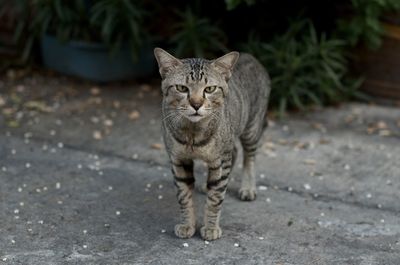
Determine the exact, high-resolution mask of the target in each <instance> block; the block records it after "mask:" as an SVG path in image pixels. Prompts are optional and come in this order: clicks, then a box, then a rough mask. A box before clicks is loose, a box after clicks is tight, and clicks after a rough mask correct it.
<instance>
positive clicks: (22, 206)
mask: <svg viewBox="0 0 400 265" xmlns="http://www.w3.org/2000/svg"><path fill="white" fill-rule="evenodd" d="M156 84H157V83H155V85H151V86H149V85H138V84H127V83H125V84H116V85H109V86H104V87H103V86H100V89H99V90H97V89H93V84H87V83H83V82H80V81H76V80H71V79H68V78H64V77H57V76H55V77H54V76H46V75H44V74H43V73H39V74H38V73H33V74H31V75H28V76H25V77H23V78H20V79H18V80H9V79H7V78H4V81H0V87H1V89H0V96H1V97H2V98H3V99H4V101H5V103H4V104H3V106H0V108H1V109H2V115H1V116H0V192H1V193H0V200H1V201H0V209H1V211H0V264H29V265H47V264H271V265H272V264H273V265H278V264H279V265H283V264H285V265H289V264H293V265H298V264H338V265H342V264H352V265H353V264H360V265H361V264H362V265H375V264H376V265H378V264H379V265H381V264H385V265H398V264H400V219H399V217H400V204H399V199H400V193H399V188H400V145H399V142H400V136H399V135H400V124H399V122H400V109H399V108H395V107H383V106H373V105H365V104H360V103H349V104H344V105H342V106H340V107H331V108H326V109H320V110H316V111H314V112H310V113H306V114H297V115H292V116H290V117H289V118H287V119H286V120H283V121H275V122H272V126H271V127H270V128H269V129H268V130H267V132H266V134H265V135H264V139H263V145H262V148H261V149H260V152H259V154H258V156H257V161H258V162H257V174H258V188H259V190H258V198H257V200H256V201H255V202H241V201H239V200H238V198H237V189H238V187H239V179H240V166H239V164H237V165H236V167H235V169H234V172H233V174H232V177H233V178H232V181H231V183H230V188H229V191H228V195H227V198H226V200H225V202H224V205H223V213H222V220H221V226H222V229H223V237H222V238H221V239H220V240H218V241H213V242H209V243H208V244H206V243H205V242H204V241H203V240H202V239H201V238H200V236H199V233H198V232H197V233H196V234H195V236H194V237H193V238H191V239H187V240H182V239H178V238H176V237H175V236H174V234H173V227H174V224H175V223H176V222H177V221H178V205H177V202H176V199H175V189H174V186H173V184H172V177H171V173H170V169H169V164H168V161H167V156H166V154H165V151H164V150H163V149H162V148H161V149H159V148H160V146H159V145H158V144H159V143H162V141H161V133H160V100H161V98H160V93H159V90H158V86H157V85H156ZM91 88H92V89H91ZM32 101H34V102H36V103H37V102H40V104H44V105H46V106H48V107H50V108H51V111H50V112H49V113H46V112H42V111H40V106H39V107H37V105H38V104H36V108H35V107H32V104H27V102H32ZM33 105H34V104H33ZM29 106H30V107H29ZM10 108H11V110H10ZM4 109H8V110H6V111H4ZM134 110H135V111H137V112H138V113H139V114H140V117H139V118H138V117H137V115H132V111H134ZM46 111H47V110H46ZM130 116H131V119H130V118H129V117H130ZM110 120H111V122H110ZM95 131H96V132H97V133H94V132H95ZM99 134H100V137H99ZM94 135H95V136H96V137H97V138H101V139H97V140H96V139H94V138H93V136H94ZM204 172H205V171H204V166H203V165H202V163H200V162H199V163H197V164H196V183H197V184H201V183H202V181H204V178H205V177H204ZM204 201H205V197H204V195H203V194H200V193H196V194H195V203H196V208H197V213H198V216H197V220H198V226H200V225H201V222H202V210H203V203H204ZM184 243H187V245H186V244H184Z"/></svg>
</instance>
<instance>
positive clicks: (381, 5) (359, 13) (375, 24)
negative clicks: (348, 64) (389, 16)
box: [338, 0, 400, 49]
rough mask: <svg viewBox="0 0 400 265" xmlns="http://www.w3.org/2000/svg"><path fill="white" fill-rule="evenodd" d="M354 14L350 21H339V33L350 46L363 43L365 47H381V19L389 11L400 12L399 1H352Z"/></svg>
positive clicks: (382, 31) (382, 29)
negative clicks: (341, 33)
mask: <svg viewBox="0 0 400 265" xmlns="http://www.w3.org/2000/svg"><path fill="white" fill-rule="evenodd" d="M351 3H352V7H353V12H354V14H353V15H352V16H351V17H350V19H339V21H338V27H339V31H341V32H343V33H344V38H345V39H346V40H347V41H348V42H349V44H350V45H352V46H355V45H357V44H358V43H360V42H363V43H365V44H366V45H367V47H369V48H372V49H377V48H379V47H380V46H381V42H382V36H383V33H384V28H383V26H382V21H381V18H382V16H383V15H384V14H385V13H387V12H389V11H396V10H397V11H398V10H400V0H352V1H351Z"/></svg>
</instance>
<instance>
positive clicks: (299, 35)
mask: <svg viewBox="0 0 400 265" xmlns="http://www.w3.org/2000/svg"><path fill="white" fill-rule="evenodd" d="M290 25H291V26H290V28H289V29H288V30H287V32H285V33H284V34H283V35H281V36H277V37H276V38H274V39H273V40H272V41H271V42H268V43H266V42H261V41H259V40H257V39H255V38H254V37H253V38H250V40H249V41H248V43H247V44H246V45H245V47H244V48H245V50H247V51H248V52H250V53H252V54H253V55H255V56H256V57H257V58H258V59H259V60H260V61H261V63H262V64H264V65H265V66H266V68H267V69H268V72H269V74H270V76H271V79H272V87H273V89H272V92H271V93H272V94H271V104H272V105H273V106H276V107H278V108H279V111H280V114H281V115H282V114H283V113H284V112H285V111H286V110H287V108H298V109H305V108H306V106H308V105H310V104H314V105H315V104H316V105H324V104H327V103H333V102H339V101H341V100H344V99H346V98H348V97H350V96H353V95H355V93H357V92H356V88H357V86H358V85H359V82H347V80H346V79H345V76H346V74H347V70H348V69H347V64H348V61H347V59H346V57H345V56H344V48H345V42H344V41H343V40H340V39H334V38H327V36H326V35H325V34H321V35H320V36H318V34H317V32H316V30H315V27H314V25H313V24H312V22H311V21H309V20H298V21H295V22H292V23H290Z"/></svg>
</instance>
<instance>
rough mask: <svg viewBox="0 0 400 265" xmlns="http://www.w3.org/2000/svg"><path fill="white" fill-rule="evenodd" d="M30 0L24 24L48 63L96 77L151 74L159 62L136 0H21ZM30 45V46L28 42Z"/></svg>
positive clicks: (64, 69)
mask: <svg viewBox="0 0 400 265" xmlns="http://www.w3.org/2000/svg"><path fill="white" fill-rule="evenodd" d="M17 2H25V3H27V2H28V3H30V4H26V6H27V7H28V8H29V9H30V10H31V11H30V12H31V13H32V16H30V17H31V21H30V22H29V23H25V24H24V26H25V28H26V31H27V32H28V34H29V36H30V40H29V41H31V39H39V42H40V47H41V54H42V61H43V64H44V65H45V66H47V67H49V68H51V69H54V70H56V71H59V72H62V73H65V74H70V75H74V76H79V77H83V78H86V79H89V80H93V81H100V82H106V81H114V80H124V79H128V78H134V77H143V76H146V75H149V74H151V73H152V72H153V70H154V61H153V57H152V49H151V45H150V40H149V36H148V35H147V34H146V31H145V30H144V29H143V28H144V27H143V24H144V18H145V12H144V9H143V8H142V7H141V5H140V1H132V0H121V1H112V0H98V1H90V0H74V1H62V0H54V1H46V0H36V1H29V0H18V1H17ZM26 49H28V51H29V49H31V47H26Z"/></svg>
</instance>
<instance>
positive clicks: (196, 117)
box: [188, 112, 204, 122]
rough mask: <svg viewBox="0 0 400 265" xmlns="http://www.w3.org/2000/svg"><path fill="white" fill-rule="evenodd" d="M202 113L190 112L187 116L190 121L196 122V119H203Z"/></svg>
mask: <svg viewBox="0 0 400 265" xmlns="http://www.w3.org/2000/svg"><path fill="white" fill-rule="evenodd" d="M203 117H204V116H203V115H201V114H199V113H197V112H196V113H193V114H190V115H189V116H188V118H189V120H190V121H191V122H198V121H200V120H201V119H203Z"/></svg>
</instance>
